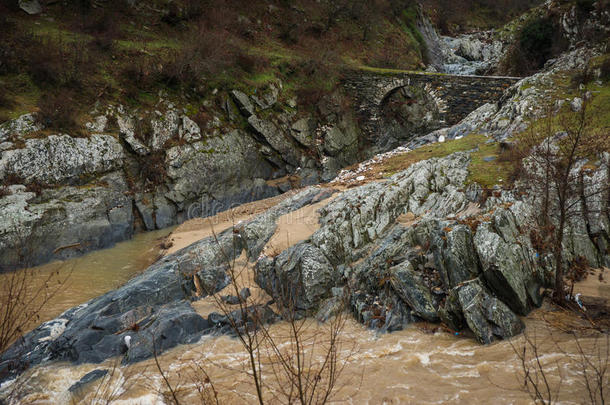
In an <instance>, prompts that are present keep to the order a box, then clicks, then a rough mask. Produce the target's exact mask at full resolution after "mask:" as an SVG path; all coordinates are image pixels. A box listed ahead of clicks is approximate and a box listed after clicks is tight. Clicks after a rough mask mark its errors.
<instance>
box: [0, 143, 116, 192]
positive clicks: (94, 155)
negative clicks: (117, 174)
mask: <svg viewBox="0 0 610 405" xmlns="http://www.w3.org/2000/svg"><path fill="white" fill-rule="evenodd" d="M124 157H125V155H124V153H123V148H122V147H121V144H120V143H119V142H118V140H117V139H116V138H114V137H112V136H110V135H91V136H90V137H89V138H73V137H71V136H69V135H50V136H48V137H45V138H34V139H26V141H25V147H24V148H21V149H13V150H8V151H4V152H2V155H1V156H0V179H4V178H6V177H7V176H9V175H14V176H16V177H18V178H21V179H23V180H24V181H25V182H27V183H29V182H33V181H37V182H40V183H49V184H55V183H61V182H68V183H69V182H71V183H78V182H79V179H80V178H82V177H83V176H97V175H100V174H103V173H107V172H110V171H113V170H117V169H120V168H121V167H122V165H123V159H124Z"/></svg>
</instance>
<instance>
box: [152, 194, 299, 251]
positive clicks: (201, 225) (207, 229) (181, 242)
mask: <svg viewBox="0 0 610 405" xmlns="http://www.w3.org/2000/svg"><path fill="white" fill-rule="evenodd" d="M298 191H299V190H291V191H288V192H287V193H284V194H282V195H278V196H276V197H271V198H266V199H264V200H258V201H254V202H251V203H247V204H243V205H240V206H238V207H235V208H232V209H230V210H227V211H224V212H221V213H219V214H217V215H215V216H213V217H207V218H194V219H191V220H188V221H186V222H184V223H183V224H182V225H180V226H178V227H177V228H176V229H175V230H174V231H173V232H172V233H171V234H170V235H169V236H168V237H167V238H166V239H165V242H164V245H165V246H168V248H166V249H164V250H163V252H162V254H163V255H169V254H172V253H174V252H177V251H178V250H180V249H182V248H185V247H187V246H189V245H191V244H193V243H195V242H197V241H199V240H201V239H203V238H207V237H208V236H212V234H213V233H214V232H215V233H217V234H218V233H220V232H222V231H224V230H225V229H228V228H230V227H232V226H233V225H234V224H237V223H239V222H240V221H247V220H249V219H251V218H252V217H254V216H255V215H257V214H260V213H261V212H263V211H266V210H267V209H269V208H271V207H273V206H275V205H277V204H279V203H280V202H282V201H284V200H285V199H286V198H288V197H291V196H293V195H295V194H296V193H297V192H298Z"/></svg>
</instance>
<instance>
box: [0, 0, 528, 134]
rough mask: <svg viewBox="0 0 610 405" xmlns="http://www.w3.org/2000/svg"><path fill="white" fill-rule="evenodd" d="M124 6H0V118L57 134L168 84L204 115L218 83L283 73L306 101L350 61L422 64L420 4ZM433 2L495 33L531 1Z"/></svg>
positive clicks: (256, 81)
mask: <svg viewBox="0 0 610 405" xmlns="http://www.w3.org/2000/svg"><path fill="white" fill-rule="evenodd" d="M128 3H129V2H127V1H123V0H110V1H91V0H79V1H73V2H46V4H44V2H43V13H42V14H39V15H34V16H31V15H27V14H26V13H25V12H24V11H23V10H20V9H19V8H18V6H17V1H4V2H2V4H0V36H1V37H2V41H1V42H0V85H1V86H2V87H3V89H5V91H4V92H3V93H2V94H1V95H0V121H4V120H7V119H11V118H15V117H17V116H19V115H20V114H23V113H26V112H30V111H33V110H38V111H40V112H41V113H42V114H41V115H44V116H46V121H47V123H49V124H52V126H53V127H55V128H56V129H73V128H76V127H78V126H79V125H78V124H80V123H82V122H84V120H85V118H84V117H83V116H82V115H83V114H86V113H87V111H88V110H89V109H90V107H91V106H92V105H93V104H94V103H95V102H100V103H107V102H120V103H124V104H127V105H131V106H143V107H146V106H148V105H152V104H153V103H154V102H155V101H156V99H157V97H158V94H159V91H163V92H164V93H166V94H169V95H170V96H172V97H171V98H174V99H175V98H176V97H183V98H184V99H185V100H184V105H191V107H189V109H190V110H191V113H192V114H190V115H192V116H193V117H194V118H198V122H201V121H203V120H205V119H206V108H205V107H204V106H203V104H204V103H203V98H204V95H209V94H211V93H212V92H213V91H214V89H219V90H223V89H233V88H241V89H243V90H248V91H254V90H256V89H257V88H259V87H261V86H263V85H265V84H267V83H268V82H269V81H272V80H274V79H276V78H281V79H282V81H283V82H284V84H285V85H286V86H287V90H289V92H288V94H290V93H293V95H296V96H298V98H299V99H300V100H299V101H300V103H299V104H300V105H305V106H310V105H313V104H315V103H316V102H317V101H318V100H319V98H320V97H321V96H322V94H325V93H328V92H329V90H332V89H333V87H334V86H335V85H336V84H337V81H338V79H339V78H340V75H341V70H342V69H343V68H345V67H351V68H353V67H358V68H360V67H375V68H398V69H422V68H423V67H424V66H425V62H426V58H425V55H426V49H425V48H426V45H425V43H424V41H423V38H422V36H421V34H420V33H419V32H418V30H417V28H416V16H417V2H416V1H415V0H376V1H366V0H356V1H352V0H341V1H330V0H323V1H313V0H298V1H281V0H276V1H271V2H252V1H250V2H246V1H241V0H205V1H197V0H178V1H172V2H168V1H163V0H156V1H152V2H142V3H138V4H136V5H134V6H131V5H129V4H128ZM425 3H426V4H425V5H426V7H427V10H428V11H429V12H430V13H431V14H432V15H433V16H436V18H437V19H439V18H440V19H441V24H440V25H441V27H442V26H444V24H445V23H444V22H443V21H444V20H442V19H443V18H444V17H443V15H445V14H442V15H441V14H439V10H444V11H451V15H452V17H451V18H449V20H447V22H446V23H447V24H449V25H452V26H453V25H455V24H458V21H462V20H463V21H466V23H462V22H459V25H460V27H470V28H473V27H484V28H488V27H490V26H491V25H493V24H494V23H497V24H501V23H504V22H505V20H507V19H508V18H509V17H510V16H513V15H515V14H516V13H518V12H520V11H522V10H523V9H524V8H526V7H527V5H529V4H530V3H532V1H525V0H505V1H504V2H503V7H502V9H503V10H504V9H505V10H508V12H507V13H504V12H502V13H499V12H498V10H499V9H500V7H493V6H492V5H490V4H487V3H488V2H485V1H470V2H459V3H460V4H461V5H463V7H458V8H456V7H455V6H452V5H450V4H445V3H446V2H443V1H440V0H439V1H435V2H425ZM450 3H451V4H453V3H455V2H450ZM466 3H468V4H466ZM471 3H472V4H471ZM504 3H506V4H504ZM490 10H495V11H494V12H493V13H492V14H494V15H495V16H496V17H494V18H491V19H490V18H488V16H489V13H490V12H491V11H490ZM460 18H461V19H460ZM208 102H209V101H208Z"/></svg>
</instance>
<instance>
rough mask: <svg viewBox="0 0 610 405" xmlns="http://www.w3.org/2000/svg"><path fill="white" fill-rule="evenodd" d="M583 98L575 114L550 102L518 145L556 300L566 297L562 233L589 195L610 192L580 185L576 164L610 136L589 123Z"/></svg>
mask: <svg viewBox="0 0 610 405" xmlns="http://www.w3.org/2000/svg"><path fill="white" fill-rule="evenodd" d="M582 99H583V100H584V101H583V105H582V108H581V109H580V111H578V112H571V111H566V110H560V111H554V110H553V107H552V106H548V107H547V108H546V117H545V118H544V119H543V120H542V121H541V122H542V125H540V126H538V127H536V128H535V127H530V130H529V131H527V132H526V133H525V134H524V135H523V136H521V137H520V138H519V139H518V143H517V147H519V148H522V150H523V151H527V154H528V157H527V158H526V159H525V160H524V165H526V166H527V167H526V170H523V171H522V173H523V176H522V178H523V179H524V180H525V181H526V182H527V185H528V188H529V189H530V190H531V191H532V196H533V197H535V198H536V201H537V203H538V204H539V206H540V215H539V221H538V223H537V224H536V225H535V226H536V231H537V232H538V235H539V237H540V238H541V240H542V241H543V243H542V244H541V245H544V246H549V247H550V249H549V252H550V253H552V255H553V260H554V266H553V267H554V271H555V281H554V299H555V300H556V301H557V302H558V303H562V302H564V301H565V290H564V284H565V282H564V276H565V274H564V269H565V267H566V263H565V262H564V252H563V241H564V233H565V231H566V229H567V227H568V226H569V223H570V221H571V220H572V219H573V218H575V217H578V216H582V215H583V212H586V205H587V200H588V199H590V198H591V197H594V196H595V195H600V194H603V193H606V192H608V190H609V186H608V185H599V187H598V188H597V189H594V190H591V191H586V190H585V189H584V186H583V177H584V175H585V173H586V170H584V169H582V168H580V166H579V164H581V163H582V162H584V161H587V160H590V159H592V158H596V156H597V154H598V153H599V152H600V151H604V150H608V148H609V147H610V136H609V135H608V134H607V133H606V132H604V131H603V130H602V131H598V130H596V129H595V128H594V127H592V114H591V111H589V110H590V107H589V104H590V102H591V101H590V100H587V99H586V97H584V96H583V98H582ZM583 206H584V207H585V208H584V209H585V211H583ZM539 245H540V244H539ZM541 253H543V252H541Z"/></svg>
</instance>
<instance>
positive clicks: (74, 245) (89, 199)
mask: <svg viewBox="0 0 610 405" xmlns="http://www.w3.org/2000/svg"><path fill="white" fill-rule="evenodd" d="M10 189H11V193H10V194H9V195H6V196H3V197H0V234H1V235H2V238H0V262H1V263H2V266H7V267H21V266H24V265H35V264H40V263H44V262H47V261H49V260H53V259H65V258H70V257H74V256H76V255H78V254H81V253H83V252H87V251H89V250H93V249H100V248H105V247H108V246H111V245H112V244H114V243H115V242H119V241H122V240H125V239H128V238H130V237H131V236H132V234H133V212H132V202H131V199H130V198H129V196H127V195H126V194H127V192H128V187H127V184H126V181H125V179H124V178H123V176H122V175H121V174H120V173H118V172H114V173H109V174H108V175H105V176H102V177H100V178H99V180H98V181H96V182H94V183H91V184H89V186H88V187H86V188H82V187H72V186H66V187H60V188H57V189H48V190H43V191H42V192H41V194H40V195H38V196H37V195H36V194H35V193H33V192H29V191H27V190H26V189H25V187H24V186H13V187H11V188H10Z"/></svg>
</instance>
